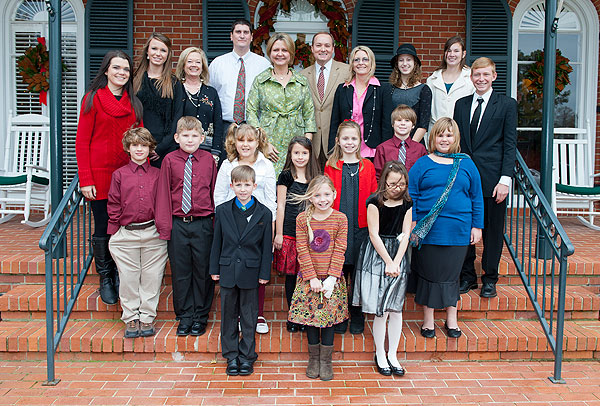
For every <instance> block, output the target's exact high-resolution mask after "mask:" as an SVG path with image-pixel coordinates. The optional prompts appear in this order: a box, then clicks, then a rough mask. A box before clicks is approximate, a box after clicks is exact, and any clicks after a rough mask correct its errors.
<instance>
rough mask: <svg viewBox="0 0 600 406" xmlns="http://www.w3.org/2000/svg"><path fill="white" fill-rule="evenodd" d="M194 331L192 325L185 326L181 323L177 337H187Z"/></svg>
mask: <svg viewBox="0 0 600 406" xmlns="http://www.w3.org/2000/svg"><path fill="white" fill-rule="evenodd" d="M191 331H192V325H191V324H183V323H182V322H179V325H178V326H177V333H176V334H177V335H178V336H187V335H189V334H190V332H191Z"/></svg>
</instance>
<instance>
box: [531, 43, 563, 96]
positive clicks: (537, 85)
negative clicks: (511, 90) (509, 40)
mask: <svg viewBox="0 0 600 406" xmlns="http://www.w3.org/2000/svg"><path fill="white" fill-rule="evenodd" d="M571 72H573V67H572V66H571V65H570V64H569V58H566V57H564V56H562V54H561V52H560V50H559V49H557V50H556V82H555V83H554V95H555V96H558V95H559V94H560V92H562V91H563V90H564V88H565V86H567V85H568V84H569V83H571V80H570V79H569V73H571ZM523 88H524V90H526V92H527V93H529V94H530V95H531V96H533V97H542V93H543V89H544V52H543V51H536V52H535V63H533V64H531V65H529V69H527V71H526V72H525V73H524V74H523Z"/></svg>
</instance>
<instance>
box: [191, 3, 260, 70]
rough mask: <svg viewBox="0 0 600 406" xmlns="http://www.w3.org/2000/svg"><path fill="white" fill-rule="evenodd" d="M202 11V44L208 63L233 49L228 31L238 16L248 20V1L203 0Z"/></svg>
mask: <svg viewBox="0 0 600 406" xmlns="http://www.w3.org/2000/svg"><path fill="white" fill-rule="evenodd" d="M203 5H204V13H202V27H203V30H202V45H203V48H204V52H206V57H207V58H208V62H209V63H210V62H211V61H212V60H213V59H215V58H216V57H217V56H219V55H222V54H225V53H227V52H230V51H231V50H232V49H233V45H232V43H231V40H230V39H229V33H230V32H231V23H233V22H234V21H235V20H237V19H238V18H245V19H247V20H250V10H249V9H248V3H246V1H241V0H205V1H204V2H203Z"/></svg>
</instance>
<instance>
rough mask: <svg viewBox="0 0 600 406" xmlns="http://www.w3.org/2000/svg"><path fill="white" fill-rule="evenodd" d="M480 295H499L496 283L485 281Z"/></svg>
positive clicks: (490, 296) (488, 296)
mask: <svg viewBox="0 0 600 406" xmlns="http://www.w3.org/2000/svg"><path fill="white" fill-rule="evenodd" d="M479 296H481V297H487V298H492V297H496V296H498V294H497V293H496V284H494V283H491V282H488V283H484V284H483V286H481V293H480V294H479Z"/></svg>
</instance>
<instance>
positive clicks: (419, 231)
mask: <svg viewBox="0 0 600 406" xmlns="http://www.w3.org/2000/svg"><path fill="white" fill-rule="evenodd" d="M434 154H435V155H437V156H441V157H444V158H452V159H453V160H454V161H453V162H452V169H450V174H449V175H448V182H447V183H446V188H445V189H444V192H443V193H442V195H441V196H440V197H439V198H438V199H437V201H436V202H435V204H434V205H433V207H432V208H431V210H429V213H427V215H425V217H423V218H422V219H421V220H419V222H418V223H417V225H416V226H415V228H413V230H412V232H411V233H410V245H412V246H413V247H417V248H421V241H423V238H425V236H426V235H427V234H428V233H429V230H431V227H433V223H435V220H436V219H437V217H438V215H439V214H440V213H441V212H442V210H443V209H444V206H445V205H446V202H447V201H448V196H449V195H450V191H451V190H452V187H453V186H454V181H455V180H456V175H457V174H458V169H459V168H460V160H461V159H470V157H469V156H468V155H467V154H461V153H456V154H444V153H442V152H437V151H436V152H434Z"/></svg>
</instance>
